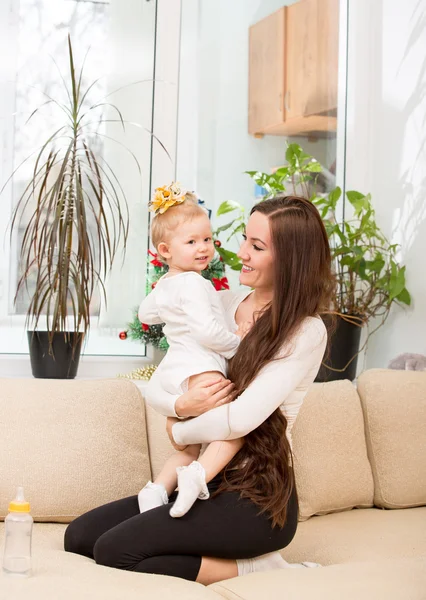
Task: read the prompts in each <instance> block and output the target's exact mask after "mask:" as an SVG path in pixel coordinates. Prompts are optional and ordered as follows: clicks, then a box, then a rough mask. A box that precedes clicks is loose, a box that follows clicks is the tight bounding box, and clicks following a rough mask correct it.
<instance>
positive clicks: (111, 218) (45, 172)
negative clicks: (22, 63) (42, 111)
mask: <svg viewBox="0 0 426 600" xmlns="http://www.w3.org/2000/svg"><path fill="white" fill-rule="evenodd" d="M68 55H69V82H68V84H67V82H66V81H65V79H63V78H62V82H63V84H64V86H65V89H66V94H67V98H68V102H66V103H60V102H58V101H56V100H54V99H53V98H50V97H48V100H47V101H46V102H45V103H44V104H43V106H44V105H46V104H50V103H51V104H53V105H54V106H55V107H56V108H57V109H59V110H61V111H62V113H63V115H64V117H65V120H64V124H63V125H62V127H60V128H59V129H57V131H55V132H54V133H53V134H52V135H50V136H49V138H48V139H47V140H46V141H45V142H44V143H43V145H42V146H41V149H40V150H39V151H37V155H36V159H35V163H34V169H33V173H32V177H31V180H30V181H29V183H28V185H27V186H26V188H25V190H24V192H23V194H22V195H21V197H20V198H19V200H18V202H17V204H16V207H15V209H14V212H13V216H12V228H11V235H12V233H13V231H14V229H15V227H16V226H17V225H18V224H19V223H20V222H21V220H22V216H23V215H24V213H25V214H26V213H27V212H28V210H30V216H29V220H28V223H27V225H26V226H25V230H24V235H23V241H22V247H21V251H20V259H21V268H22V272H21V275H20V278H19V280H18V285H17V292H16V296H15V301H16V299H17V296H18V293H19V292H20V290H21V289H22V288H28V281H29V280H30V278H31V280H35V290H34V293H33V294H32V296H31V299H30V303H29V307H28V310H27V319H26V325H27V327H31V328H34V329H37V328H38V327H39V326H40V319H41V317H42V316H45V317H46V325H47V330H48V331H49V339H50V345H51V344H52V340H53V334H54V333H55V332H64V331H74V332H80V333H81V334H84V333H86V332H87V331H88V329H89V327H90V304H91V300H92V297H93V294H94V292H95V290H98V289H99V290H100V292H101V294H102V295H103V297H104V298H105V301H106V297H105V287H104V281H105V277H106V275H107V273H108V271H109V270H110V269H111V267H112V264H113V261H114V258H115V257H116V254H117V251H118V249H119V248H120V247H122V248H123V255H124V252H125V250H126V242H127V237H128V231H129V211H128V205H127V201H126V197H125V194H124V191H123V188H122V186H121V185H120V182H119V181H118V178H117V177H116V175H115V174H114V171H113V169H112V168H111V167H110V165H109V164H108V162H107V161H106V160H105V158H104V157H103V156H102V155H101V153H99V152H98V151H97V150H96V149H94V144H93V140H94V137H93V136H99V135H102V134H100V133H99V132H96V131H94V130H93V125H94V123H96V124H100V123H103V122H106V121H107V119H105V118H103V116H100V117H99V118H97V119H96V118H95V121H93V120H92V119H93V118H94V112H93V111H95V110H96V109H98V110H102V107H104V106H109V107H111V108H112V109H114V110H115V112H116V113H117V115H118V118H117V119H108V121H115V122H119V123H121V125H122V126H123V128H124V123H125V121H124V120H123V117H122V115H121V113H120V111H119V110H118V108H117V107H116V106H114V105H112V104H109V103H106V102H102V101H100V102H98V103H95V104H89V103H88V93H89V92H90V90H91V89H92V88H93V87H94V85H95V84H96V83H97V81H98V80H96V81H94V82H92V83H91V85H90V86H88V87H87V88H86V89H85V90H83V89H82V78H83V68H84V64H83V67H82V68H81V70H80V72H79V73H76V69H75V67H74V58H73V51H72V45H71V39H70V37H69V36H68ZM39 108H41V107H39ZM39 108H37V109H36V110H35V111H34V112H33V113H32V114H31V116H30V118H32V117H33V116H34V115H35V114H36V113H37V112H38V110H39ZM104 137H106V136H104ZM129 152H130V151H129ZM131 154H132V153H131ZM132 156H133V158H134V160H135V161H136V163H137V167H138V169H139V172H140V168H139V164H138V162H137V159H136V157H135V156H134V155H133V154H132ZM15 172H16V171H15ZM78 337H79V336H76V338H75V339H76V340H78ZM76 343H77V341H76Z"/></svg>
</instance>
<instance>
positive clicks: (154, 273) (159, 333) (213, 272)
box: [120, 240, 229, 352]
mask: <svg viewBox="0 0 426 600" xmlns="http://www.w3.org/2000/svg"><path fill="white" fill-rule="evenodd" d="M214 243H215V246H216V247H217V248H219V247H220V241H219V240H215V242H214ZM147 261H148V274H147V282H146V294H149V293H150V292H151V290H153V289H154V288H155V286H156V285H157V281H158V280H159V279H160V277H162V276H163V275H164V274H165V273H167V271H168V266H167V265H166V264H165V263H163V262H162V261H161V260H160V259H159V258H158V254H155V253H154V252H151V251H150V250H148V256H147ZM201 274H202V276H203V277H204V278H205V279H208V280H209V281H211V282H212V285H213V286H214V288H215V289H216V290H229V283H228V279H227V278H226V276H225V264H224V263H223V260H222V257H220V256H215V257H214V258H213V260H212V261H211V263H210V264H209V266H208V267H207V269H205V270H204V271H203V272H202V273H201ZM128 337H129V338H130V339H132V340H135V341H140V342H141V343H142V344H152V345H153V346H154V347H155V348H159V349H160V350H163V351H164V352H166V351H167V349H168V347H169V345H168V343H167V339H166V337H165V335H164V334H163V325H147V324H146V323H141V322H140V321H139V318H138V309H137V308H135V309H134V310H133V320H132V321H130V322H129V323H128V324H127V330H126V331H122V332H121V333H120V339H122V340H125V339H127V338H128Z"/></svg>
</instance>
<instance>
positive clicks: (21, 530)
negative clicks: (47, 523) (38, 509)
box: [3, 487, 33, 577]
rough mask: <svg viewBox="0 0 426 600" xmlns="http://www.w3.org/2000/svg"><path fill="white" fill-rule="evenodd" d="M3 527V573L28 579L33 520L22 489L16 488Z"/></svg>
mask: <svg viewBox="0 0 426 600" xmlns="http://www.w3.org/2000/svg"><path fill="white" fill-rule="evenodd" d="M4 525H5V541H4V557H3V571H4V573H7V574H8V575H15V576H18V577H28V576H29V575H30V574H31V534H32V529H33V518H32V516H31V515H30V504H29V502H26V501H25V500H24V488H22V487H18V491H17V493H16V498H15V500H12V502H11V503H10V504H9V514H8V515H7V517H6V518H5V520H4Z"/></svg>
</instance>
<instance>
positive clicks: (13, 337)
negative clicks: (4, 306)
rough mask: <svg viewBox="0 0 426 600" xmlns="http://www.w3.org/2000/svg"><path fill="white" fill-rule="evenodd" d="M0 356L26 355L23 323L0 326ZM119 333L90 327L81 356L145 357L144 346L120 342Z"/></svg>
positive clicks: (136, 343) (139, 343)
mask: <svg viewBox="0 0 426 600" xmlns="http://www.w3.org/2000/svg"><path fill="white" fill-rule="evenodd" d="M0 325H1V327H0V332H1V336H0V356H1V355H11V354H14V355H23V356H25V355H28V339H27V332H26V329H25V325H24V323H21V322H19V321H17V323H16V324H8V325H6V326H5V325H4V324H3V323H1V324H0ZM119 334H120V331H119V330H118V329H117V330H115V329H111V328H109V327H108V328H106V327H104V328H102V327H92V328H91V329H90V332H89V334H88V335H87V338H86V340H85V342H84V344H83V348H82V356H95V357H99V356H105V357H107V356H110V357H131V358H134V359H140V358H144V357H145V349H144V344H142V343H141V342H137V341H134V340H131V339H127V340H121V339H120V337H119Z"/></svg>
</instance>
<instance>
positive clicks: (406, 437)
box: [358, 369, 426, 508]
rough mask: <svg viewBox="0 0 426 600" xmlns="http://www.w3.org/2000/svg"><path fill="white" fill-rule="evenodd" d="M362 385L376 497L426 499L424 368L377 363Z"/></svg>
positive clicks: (380, 500) (398, 504) (392, 501)
mask: <svg viewBox="0 0 426 600" xmlns="http://www.w3.org/2000/svg"><path fill="white" fill-rule="evenodd" d="M358 391H359V395H360V397H361V402H362V406H363V410H364V418H365V425H366V437H367V450H368V455H369V458H370V462H371V465H372V469H373V476H374V484H375V486H374V503H375V504H376V505H377V506H382V507H384V508H406V507H409V506H422V505H426V373H423V372H414V371H391V370H385V369H380V370H379V369H375V370H371V371H367V372H366V373H363V375H361V377H360V378H359V381H358Z"/></svg>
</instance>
